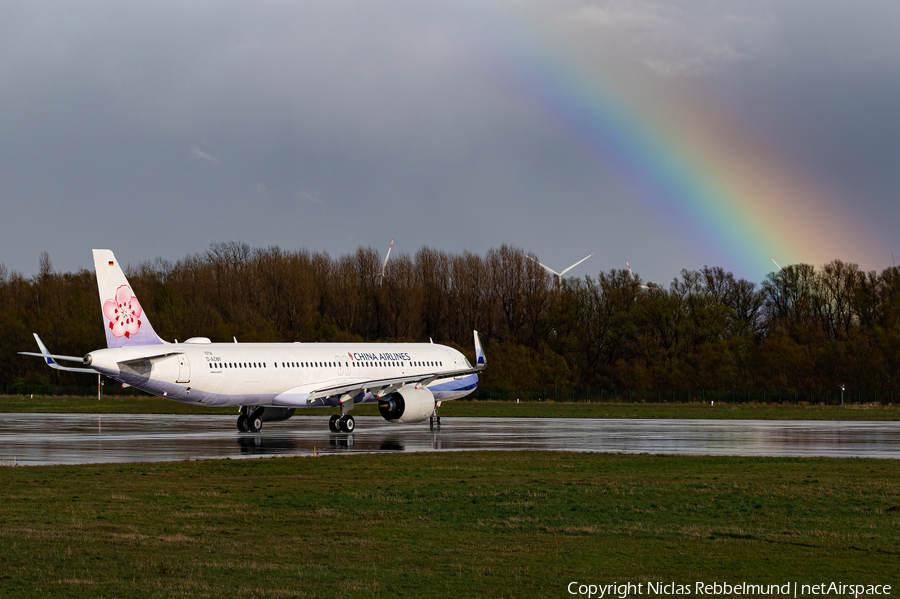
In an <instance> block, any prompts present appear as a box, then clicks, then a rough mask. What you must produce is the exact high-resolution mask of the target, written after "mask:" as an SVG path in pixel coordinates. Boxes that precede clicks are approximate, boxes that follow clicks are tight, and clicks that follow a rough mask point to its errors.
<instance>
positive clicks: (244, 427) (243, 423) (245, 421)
mask: <svg viewBox="0 0 900 599" xmlns="http://www.w3.org/2000/svg"><path fill="white" fill-rule="evenodd" d="M237 427H238V430H239V431H240V432H242V433H249V432H250V419H249V418H247V417H246V416H244V415H243V414H241V415H240V416H238V419H237Z"/></svg>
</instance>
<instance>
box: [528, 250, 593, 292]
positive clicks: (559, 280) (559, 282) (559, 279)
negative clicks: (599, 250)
mask: <svg viewBox="0 0 900 599" xmlns="http://www.w3.org/2000/svg"><path fill="white" fill-rule="evenodd" d="M522 255H523V256H525V257H526V258H528V259H529V260H531V261H533V262H537V263H538V264H540V265H541V266H542V267H544V270H546V271H547V272H549V273H550V274H551V275H553V276H554V277H556V282H557V285H558V286H559V287H562V277H563V275H564V274H566V273H567V272H569V271H570V270H572V269H573V268H575V267H576V266H578V265H579V264H581V263H582V262H584V261H585V260H587V259H588V258H590V257H591V256H593V255H594V254H591V256H585V257H584V258H582V259H581V260H579V261H578V262H576V263H575V264H573V265H572V266H570V267H568V268H567V269H565V270H563V271H562V272H556V271H555V270H553V269H552V268H550V267H549V266H547V265H546V264H541V263H540V262H538V260H537V258H532V257H531V256H529V255H528V254H525V253H523V254H522Z"/></svg>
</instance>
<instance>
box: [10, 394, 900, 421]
mask: <svg viewBox="0 0 900 599" xmlns="http://www.w3.org/2000/svg"><path fill="white" fill-rule="evenodd" d="M0 412H83V413H107V414H109V413H113V414H230V413H236V412H237V408H208V407H199V406H193V405H188V404H182V403H179V402H176V401H170V400H167V399H161V398H158V397H122V396H119V397H104V398H103V399H102V401H98V400H97V399H96V398H94V399H92V398H88V397H53V396H38V397H34V398H31V397H22V396H0ZM335 412H336V410H335V409H334V408H331V409H312V410H302V411H301V413H303V414H307V415H310V416H312V415H314V414H317V413H318V414H326V413H335ZM353 413H354V414H355V415H357V416H376V415H378V410H377V408H376V407H375V406H374V405H360V406H357V407H356V408H354V410H353ZM440 413H441V415H442V416H485V417H510V416H516V417H525V418H715V419H728V420H731V419H740V420H900V406H884V405H877V406H876V405H865V404H864V405H861V406H858V405H852V404H847V405H846V406H823V405H812V406H810V405H798V406H794V405H787V404H785V405H778V404H755V403H749V404H733V405H732V404H727V403H718V404H716V405H714V406H710V405H709V404H700V403H684V404H682V403H674V404H655V403H648V404H642V403H585V402H578V403H567V402H561V403H558V402H549V401H543V402H523V403H520V404H516V403H515V402H508V401H467V400H463V401H448V402H446V403H444V404H443V406H442V407H441V409H440Z"/></svg>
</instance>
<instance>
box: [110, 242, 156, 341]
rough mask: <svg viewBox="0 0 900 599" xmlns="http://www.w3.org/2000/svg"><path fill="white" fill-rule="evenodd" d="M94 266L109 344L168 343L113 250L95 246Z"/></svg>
mask: <svg viewBox="0 0 900 599" xmlns="http://www.w3.org/2000/svg"><path fill="white" fill-rule="evenodd" d="M94 270H95V272H96V273H97V287H98V289H99V291H100V307H101V308H102V310H103V323H104V329H105V330H106V346H107V347H132V346H136V345H159V344H161V343H165V341H163V340H162V339H160V338H159V336H158V335H157V334H156V331H154V330H153V326H152V325H151V324H150V320H148V319H147V316H146V314H144V309H143V307H141V303H140V302H139V301H138V298H137V297H135V295H134V292H132V290H131V285H129V284H128V279H126V278H125V273H124V272H122V267H121V266H119V262H118V261H117V260H116V257H115V256H114V255H113V253H112V251H110V250H94Z"/></svg>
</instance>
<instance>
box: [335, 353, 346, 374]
mask: <svg viewBox="0 0 900 599" xmlns="http://www.w3.org/2000/svg"><path fill="white" fill-rule="evenodd" d="M346 361H347V359H346V358H342V357H340V356H335V357H334V365H335V366H337V369H338V370H337V371H338V376H347V375H348V374H349V373H350V366H349V364H348V365H346V366H345V363H346Z"/></svg>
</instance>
